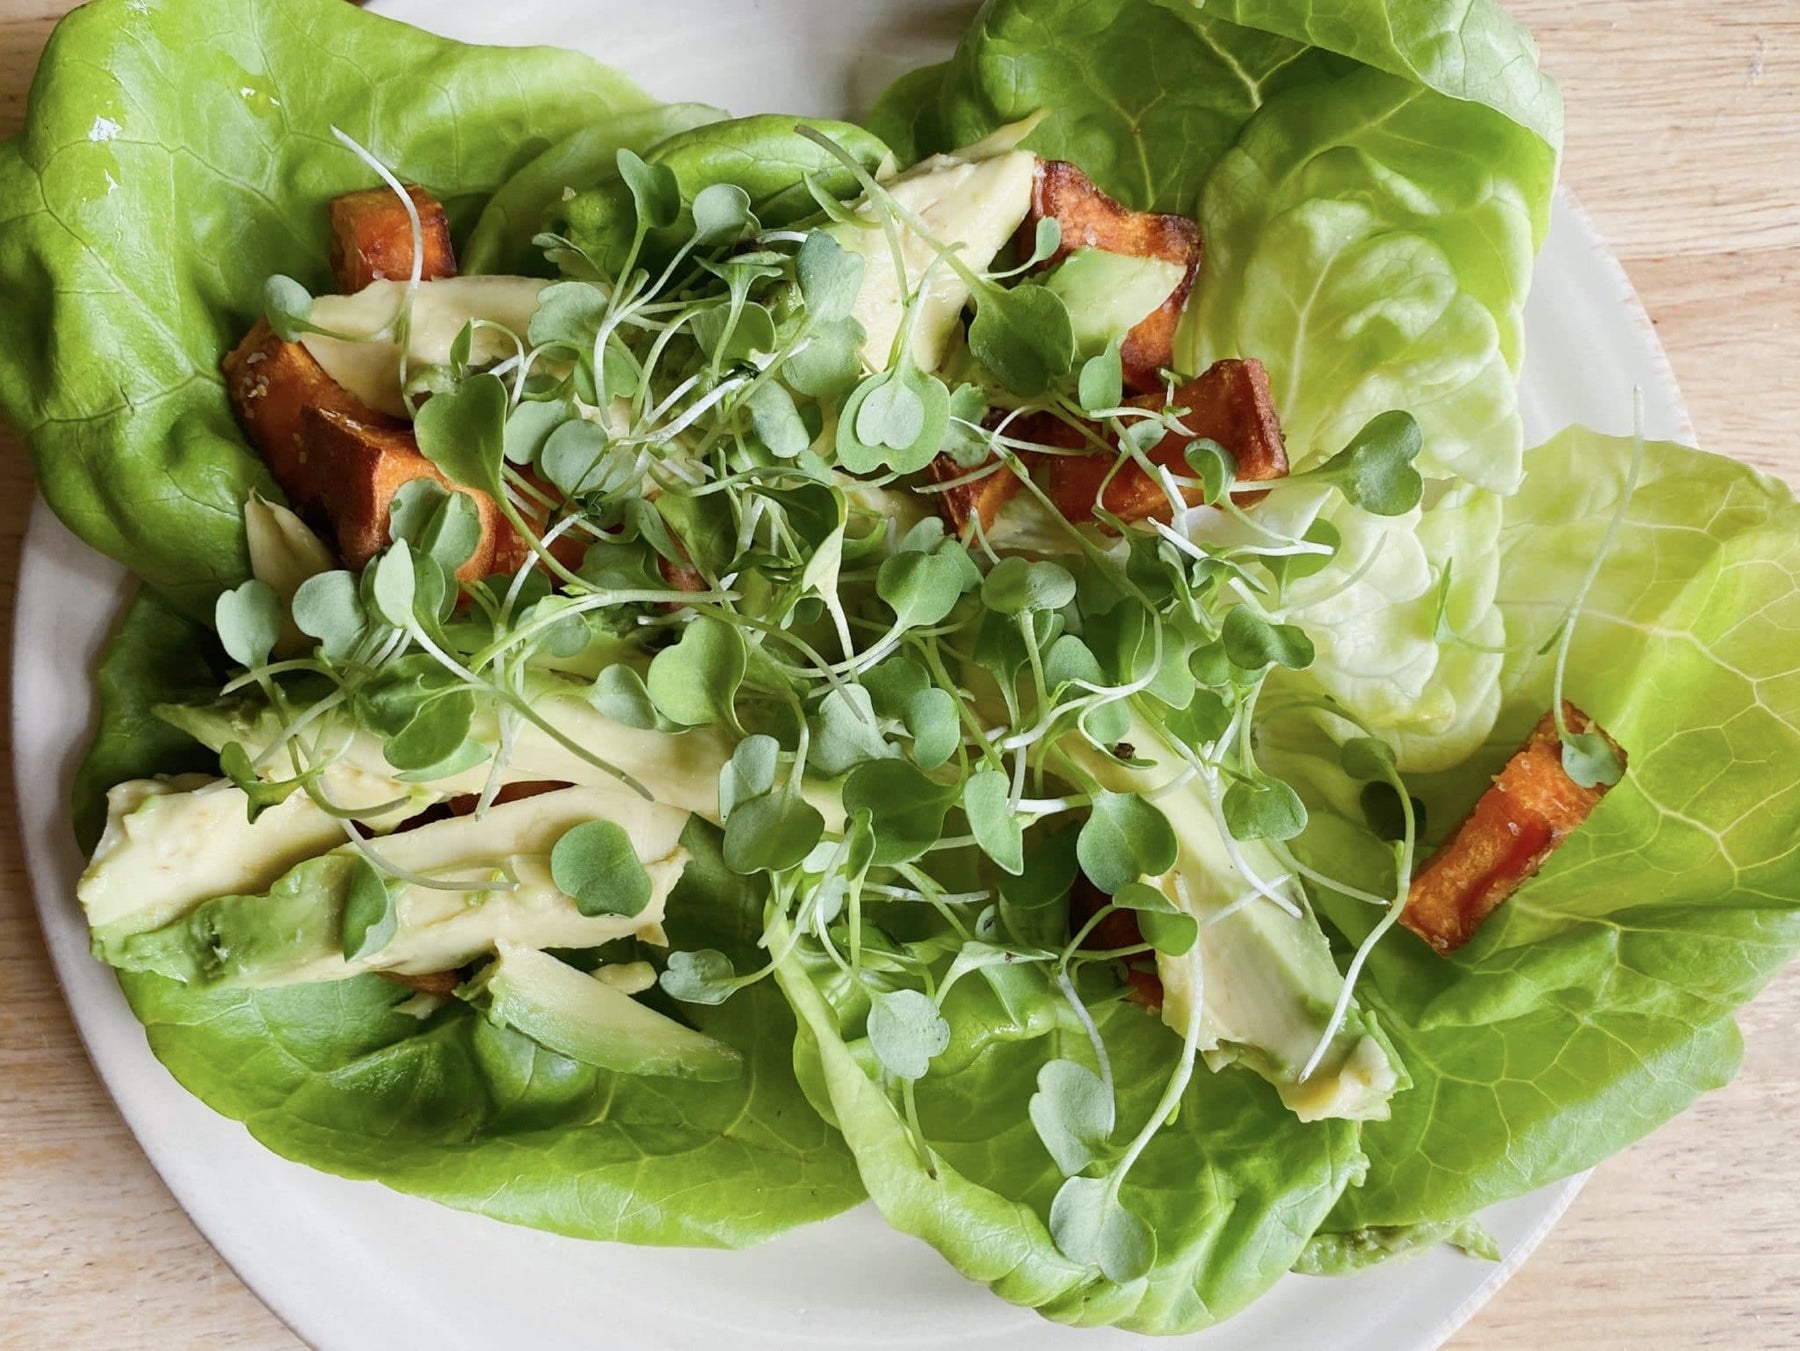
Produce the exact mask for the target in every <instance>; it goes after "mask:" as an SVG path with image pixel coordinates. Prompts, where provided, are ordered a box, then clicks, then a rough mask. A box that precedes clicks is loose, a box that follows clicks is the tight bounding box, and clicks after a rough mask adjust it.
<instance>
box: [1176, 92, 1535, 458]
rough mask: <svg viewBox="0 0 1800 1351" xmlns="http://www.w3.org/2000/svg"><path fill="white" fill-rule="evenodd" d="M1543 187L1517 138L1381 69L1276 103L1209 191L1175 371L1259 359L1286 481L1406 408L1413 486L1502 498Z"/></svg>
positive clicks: (1520, 133)
mask: <svg viewBox="0 0 1800 1351" xmlns="http://www.w3.org/2000/svg"><path fill="white" fill-rule="evenodd" d="M1555 177H1556V153H1555V151H1554V149H1553V148H1552V147H1551V146H1550V145H1548V144H1546V143H1545V142H1544V141H1543V140H1541V139H1540V138H1539V137H1537V136H1536V135H1534V134H1532V133H1531V132H1528V131H1526V130H1525V129H1524V128H1522V127H1520V126H1519V125H1518V124H1517V123H1515V122H1512V121H1509V120H1508V119H1506V118H1503V117H1498V116H1495V115H1494V113H1493V112H1492V111H1491V110H1490V109H1487V108H1485V107H1483V106H1481V105H1478V104H1471V103H1463V102H1458V101H1456V100H1452V99H1447V98H1444V97H1443V96H1442V95H1439V94H1436V93H1434V92H1433V91H1431V90H1429V89H1425V88H1421V87H1420V86H1418V85H1414V84H1409V83H1407V82H1406V81H1404V80H1401V79H1398V78H1396V77H1394V76H1391V75H1385V74H1382V73H1379V72H1377V71H1373V70H1363V71H1359V72H1356V73H1354V74H1352V75H1349V76H1347V77H1345V78H1344V79H1342V80H1339V81H1336V82H1334V83H1333V84H1331V85H1330V86H1328V87H1325V88H1309V89H1306V90H1302V91H1296V92H1293V93H1290V94H1288V95H1286V96H1283V97H1280V98H1276V99H1272V100H1270V102H1269V103H1268V104H1267V105H1266V106H1265V107H1264V108H1263V109H1262V111H1261V112H1260V113H1258V115H1257V117H1256V119H1255V120H1254V121H1253V122H1251V123H1250V125H1249V126H1248V127H1246V128H1245V131H1244V134H1243V136H1242V138H1241V139H1240V140H1239V141H1238V143H1237V144H1236V145H1235V146H1234V147H1233V148H1232V149H1231V150H1230V151H1229V152H1227V153H1226V154H1225V155H1224V156H1223V157H1222V158H1221V159H1220V161H1219V163H1218V166H1217V168H1216V169H1215V170H1214V172H1213V174H1212V177H1211V178H1210V179H1209V180H1208V182H1207V188H1206V195H1205V200H1204V202H1203V205H1202V208H1201V212H1200V221H1201V229H1202V233H1203V234H1204V237H1205V239H1206V243H1207V258H1206V263H1205V267H1206V272H1205V282H1204V284H1203V285H1202V287H1201V288H1200V290H1199V292H1198V295H1199V304H1198V308H1197V310H1196V312H1195V315H1196V317H1195V318H1194V319H1193V320H1192V321H1191V322H1190V323H1189V324H1188V325H1187V326H1186V328H1185V332H1184V340H1185V341H1186V342H1187V343H1189V344H1191V345H1190V346H1189V348H1188V351H1187V352H1186V353H1184V354H1183V355H1186V356H1187V357H1188V358H1189V359H1188V361H1187V364H1188V365H1190V366H1192V367H1193V368H1194V369H1196V370H1198V369H1203V368H1204V367H1205V366H1206V365H1208V364H1210V363H1211V362H1213V361H1216V360H1218V359H1219V358H1221V357H1229V356H1254V357H1257V358H1259V359H1260V360H1261V361H1262V362H1263V364H1264V365H1265V366H1267V367H1268V370H1269V380H1270V384H1271V386H1272V388H1273V389H1274V393H1275V400H1276V404H1277V406H1278V407H1279V408H1280V410H1281V420H1282V430H1283V432H1284V433H1285V434H1286V437H1287V443H1288V453H1289V456H1290V457H1291V458H1292V460H1293V461H1294V464H1295V466H1296V468H1305V467H1306V466H1307V465H1308V464H1310V463H1313V462H1316V461H1317V460H1319V459H1321V458H1323V457H1325V456H1328V455H1331V454H1334V453H1336V452H1337V451H1338V450H1339V449H1341V448H1342V447H1343V446H1344V444H1345V443H1346V442H1348V441H1349V440H1350V438H1351V437H1352V436H1353V435H1354V434H1355V433H1356V431H1357V429H1358V428H1360V427H1361V426H1362V425H1363V424H1364V423H1366V422H1367V421H1368V420H1369V419H1370V418H1372V417H1374V416H1376V415H1377V414H1379V413H1382V412H1385V411H1387V410H1388V409H1390V408H1404V409H1405V410H1407V411H1408V412H1410V413H1411V414H1412V415H1413V416H1414V417H1415V418H1417V419H1418V421H1419V425H1420V427H1421V429H1422V430H1423V431H1424V434H1425V448H1424V451H1423V453H1422V454H1421V456H1420V459H1419V468H1420V470H1421V471H1422V472H1424V473H1426V474H1435V475H1440V476H1442V475H1449V474H1455V475H1458V476H1460V477H1462V478H1464V479H1466V480H1468V481H1470V482H1472V483H1476V484H1478V485H1480V486H1482V487H1484V488H1489V489H1492V490H1494V491H1497V492H1503V493H1504V492H1510V491H1511V490H1512V489H1513V488H1515V487H1516V486H1517V485H1518V481H1519V473H1520V468H1519V461H1520V456H1521V455H1522V453H1523V433H1522V429H1521V424H1520V420H1519V411H1518V393H1517V383H1518V370H1519V365H1520V362H1521V361H1522V359H1523V356H1524V306H1525V295H1526V292H1527V291H1528V290H1529V289H1530V286H1531V262H1532V257H1533V256H1534V255H1535V254H1536V252H1537V248H1538V246H1539V244H1541V243H1542V242H1543V237H1544V233H1545V231H1546V229H1547V228H1548V225H1549V211H1550V199H1551V190H1552V188H1553V187H1554V185H1555Z"/></svg>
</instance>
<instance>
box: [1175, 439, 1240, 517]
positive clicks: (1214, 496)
mask: <svg viewBox="0 0 1800 1351" xmlns="http://www.w3.org/2000/svg"><path fill="white" fill-rule="evenodd" d="M1182 455H1183V457H1184V458H1185V459H1186V460H1187V463H1188V468H1189V469H1190V470H1192V471H1193V473H1194V476H1195V477H1196V478H1198V479H1199V480H1200V488H1201V492H1202V493H1204V494H1205V499H1206V505H1207V506H1209V507H1216V506H1218V504H1219V503H1221V502H1223V501H1224V500H1225V495H1226V494H1227V493H1229V492H1230V491H1231V485H1232V484H1233V483H1234V482H1236V480H1237V456H1235V455H1233V454H1232V453H1231V452H1230V451H1229V450H1227V449H1225V447H1224V446H1222V445H1220V444H1219V443H1218V442H1217V441H1214V440H1211V439H1209V438H1207V437H1201V438H1199V439H1198V440H1195V441H1189V442H1188V444H1187V449H1186V450H1184V451H1183V452H1182Z"/></svg>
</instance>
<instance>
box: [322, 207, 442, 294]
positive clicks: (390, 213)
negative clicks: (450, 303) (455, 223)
mask: <svg viewBox="0 0 1800 1351" xmlns="http://www.w3.org/2000/svg"><path fill="white" fill-rule="evenodd" d="M406 192H407V195H408V196H409V197H411V198H412V200H413V207H414V209H416V210H417V211H418V213H419V227H420V231H421V234H422V237H423V240H424V245H425V248H424V255H425V256H424V261H423V262H422V264H421V266H420V269H419V275H420V276H421V277H422V278H423V279H424V280H425V281H431V280H433V279H435V278H438V277H454V276H455V275H456V252H455V250H454V249H453V248H452V247H451V245H450V221H449V219H448V218H447V217H446V216H445V215H444V208H443V204H442V203H440V202H439V201H438V200H437V198H435V197H433V196H432V195H431V194H430V193H429V192H426V191H425V189H423V188H418V187H410V186H409V187H408V188H407V189H406ZM412 263H413V256H412V222H411V221H409V220H408V219H407V218H406V207H405V206H403V205H402V204H401V201H400V199H399V198H398V197H397V196H395V195H394V192H393V190H392V189H390V188H385V187H383V188H367V189H365V190H364V191H362V192H348V193H345V194H344V195H343V196H342V197H338V198H334V199H333V200H332V203H331V275H332V277H333V278H335V279H336V281H337V285H338V290H340V291H342V292H343V293H344V294H345V295H354V294H355V293H356V292H358V291H360V290H362V289H363V287H365V286H367V285H368V284H369V283H370V282H372V281H383V280H396V281H404V280H405V279H406V278H408V277H410V276H411V275H412Z"/></svg>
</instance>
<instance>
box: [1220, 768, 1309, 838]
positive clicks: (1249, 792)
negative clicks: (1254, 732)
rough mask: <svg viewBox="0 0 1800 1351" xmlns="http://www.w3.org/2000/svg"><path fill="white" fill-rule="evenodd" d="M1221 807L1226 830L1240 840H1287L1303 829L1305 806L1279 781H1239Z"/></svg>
mask: <svg viewBox="0 0 1800 1351" xmlns="http://www.w3.org/2000/svg"><path fill="white" fill-rule="evenodd" d="M1222 805H1223V808H1224V812H1225V826H1226V829H1228V830H1229V831H1230V832H1231V833H1232V834H1233V835H1234V836H1236V837H1237V838H1238V839H1240V840H1291V839H1293V838H1294V837H1295V836H1296V835H1298V834H1299V833H1300V832H1301V831H1303V830H1305V829H1306V805H1305V804H1304V803H1303V802H1301V801H1300V795H1299V794H1298V793H1296V792H1295V791H1294V790H1293V789H1292V788H1290V787H1289V786H1288V785H1287V784H1285V783H1283V782H1282V781H1281V780H1280V779H1271V778H1267V777H1264V776H1258V777H1257V778H1254V779H1250V780H1240V781H1239V782H1237V783H1234V784H1232V785H1231V787H1229V788H1227V789H1226V790H1225V801H1224V803H1223V804H1222Z"/></svg>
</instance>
